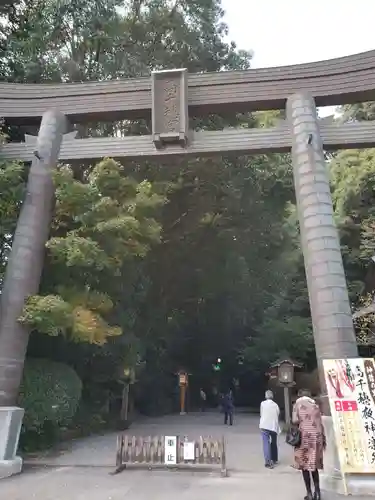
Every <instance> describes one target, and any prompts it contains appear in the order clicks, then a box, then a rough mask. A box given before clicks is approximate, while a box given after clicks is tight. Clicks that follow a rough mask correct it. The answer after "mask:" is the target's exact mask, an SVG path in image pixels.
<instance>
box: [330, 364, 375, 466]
mask: <svg viewBox="0 0 375 500" xmlns="http://www.w3.org/2000/svg"><path fill="white" fill-rule="evenodd" d="M323 367H324V375H325V381H326V385H327V391H328V397H329V403H330V408H331V415H332V419H333V426H334V431H335V438H336V443H337V449H338V455H339V460H340V465H341V469H342V472H343V473H344V474H345V473H349V474H350V473H356V474H361V473H375V363H374V360H373V359H371V358H369V359H365V358H354V359H325V360H323Z"/></svg>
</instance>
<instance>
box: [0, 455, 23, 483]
mask: <svg viewBox="0 0 375 500" xmlns="http://www.w3.org/2000/svg"><path fill="white" fill-rule="evenodd" d="M21 471H22V458H21V457H14V458H12V459H11V460H0V479H5V478H7V477H10V476H14V475H15V474H19V473H20V472H21Z"/></svg>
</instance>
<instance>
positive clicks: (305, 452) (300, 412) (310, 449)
mask: <svg viewBox="0 0 375 500" xmlns="http://www.w3.org/2000/svg"><path fill="white" fill-rule="evenodd" d="M298 396H299V397H298V399H297V401H296V403H295V405H294V408H293V416H292V422H293V424H296V425H298V428H299V430H300V433H301V444H300V446H298V447H297V448H295V449H294V461H295V463H294V467H295V468H296V469H298V470H301V471H302V476H303V480H304V483H305V486H306V496H305V500H320V485H319V469H323V452H324V450H325V447H326V437H325V432H324V427H323V423H322V414H321V412H320V409H319V406H318V405H317V404H316V402H315V401H314V400H313V399H312V398H311V393H310V391H308V390H306V389H301V390H300V391H299V392H298ZM311 476H312V480H313V483H314V496H313V495H312V491H311Z"/></svg>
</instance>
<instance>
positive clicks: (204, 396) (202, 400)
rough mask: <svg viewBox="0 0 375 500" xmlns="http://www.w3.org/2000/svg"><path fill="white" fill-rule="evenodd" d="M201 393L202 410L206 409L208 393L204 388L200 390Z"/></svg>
mask: <svg viewBox="0 0 375 500" xmlns="http://www.w3.org/2000/svg"><path fill="white" fill-rule="evenodd" d="M199 395H200V400H201V411H205V409H206V403H207V395H206V393H205V392H204V390H203V389H202V388H201V389H200V391H199Z"/></svg>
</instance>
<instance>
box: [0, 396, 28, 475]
mask: <svg viewBox="0 0 375 500" xmlns="http://www.w3.org/2000/svg"><path fill="white" fill-rule="evenodd" d="M23 414H24V410H23V409H22V408H17V407H14V406H2V407H0V479H3V478H5V477H9V476H12V475H13V474H19V473H20V472H21V470H22V458H21V457H17V449H18V441H19V437H20V432H21V426H22V419H23Z"/></svg>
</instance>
